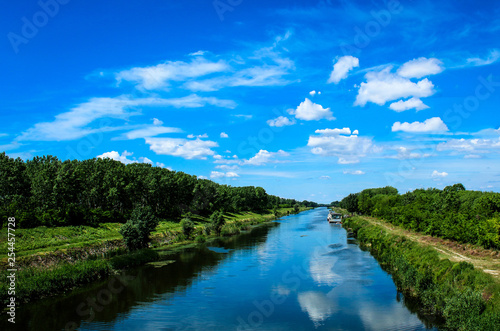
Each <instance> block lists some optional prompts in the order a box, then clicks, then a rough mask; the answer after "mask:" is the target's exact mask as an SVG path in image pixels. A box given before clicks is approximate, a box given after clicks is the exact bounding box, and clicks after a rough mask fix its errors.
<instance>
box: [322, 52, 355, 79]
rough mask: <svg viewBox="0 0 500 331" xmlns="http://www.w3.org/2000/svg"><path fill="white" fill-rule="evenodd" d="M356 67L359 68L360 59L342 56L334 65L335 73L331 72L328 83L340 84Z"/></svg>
mask: <svg viewBox="0 0 500 331" xmlns="http://www.w3.org/2000/svg"><path fill="white" fill-rule="evenodd" d="M355 67H359V59H358V58H356V57H354V56H351V55H346V56H342V57H341V58H339V59H338V61H337V62H336V63H335V64H334V65H333V71H332V72H331V74H330V78H328V81H327V83H335V84H338V83H339V82H340V81H341V80H342V79H344V78H346V77H347V74H348V73H349V71H350V70H351V69H352V68H355Z"/></svg>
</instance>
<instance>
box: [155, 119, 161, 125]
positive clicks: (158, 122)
mask: <svg viewBox="0 0 500 331" xmlns="http://www.w3.org/2000/svg"><path fill="white" fill-rule="evenodd" d="M162 124H163V122H162V121H160V120H159V119H157V118H153V125H162Z"/></svg>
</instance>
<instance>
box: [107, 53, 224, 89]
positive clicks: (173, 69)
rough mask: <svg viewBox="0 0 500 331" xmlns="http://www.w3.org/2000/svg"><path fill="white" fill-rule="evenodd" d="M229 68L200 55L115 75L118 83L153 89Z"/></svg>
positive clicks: (222, 63) (221, 62)
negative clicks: (186, 60)
mask: <svg viewBox="0 0 500 331" xmlns="http://www.w3.org/2000/svg"><path fill="white" fill-rule="evenodd" d="M229 69H230V67H229V65H227V64H226V63H225V62H224V61H218V62H211V61H209V60H206V59H204V58H202V57H195V58H194V59H192V60H191V62H189V63H186V62H183V61H175V62H172V61H167V62H165V63H161V64H157V65H155V66H150V67H135V68H132V69H129V70H123V71H120V72H118V73H117V74H116V75H115V76H116V80H117V82H118V84H120V83H121V82H122V81H129V82H133V83H135V84H136V86H137V88H139V89H144V90H154V89H163V88H166V87H168V86H169V85H170V82H172V81H185V80H187V79H192V78H197V77H202V76H205V75H208V74H212V73H216V72H224V71H227V70H229Z"/></svg>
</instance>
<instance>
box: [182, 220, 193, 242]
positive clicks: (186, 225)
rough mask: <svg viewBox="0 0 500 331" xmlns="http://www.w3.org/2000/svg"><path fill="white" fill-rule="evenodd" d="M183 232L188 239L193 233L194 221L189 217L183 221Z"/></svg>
mask: <svg viewBox="0 0 500 331" xmlns="http://www.w3.org/2000/svg"><path fill="white" fill-rule="evenodd" d="M181 227H182V233H183V234H184V235H185V236H186V238H187V239H189V237H190V236H191V233H192V232H193V230H194V223H193V221H191V220H190V219H189V218H184V219H182V221H181Z"/></svg>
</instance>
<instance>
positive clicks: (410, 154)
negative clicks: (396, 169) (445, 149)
mask: <svg viewBox="0 0 500 331" xmlns="http://www.w3.org/2000/svg"><path fill="white" fill-rule="evenodd" d="M396 151H397V152H398V153H397V155H396V156H395V157H393V156H390V157H389V158H396V159H399V160H411V159H422V158H426V157H429V156H431V154H429V153H425V154H422V153H417V152H414V151H413V149H412V148H408V147H404V146H400V147H397V148H396Z"/></svg>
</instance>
